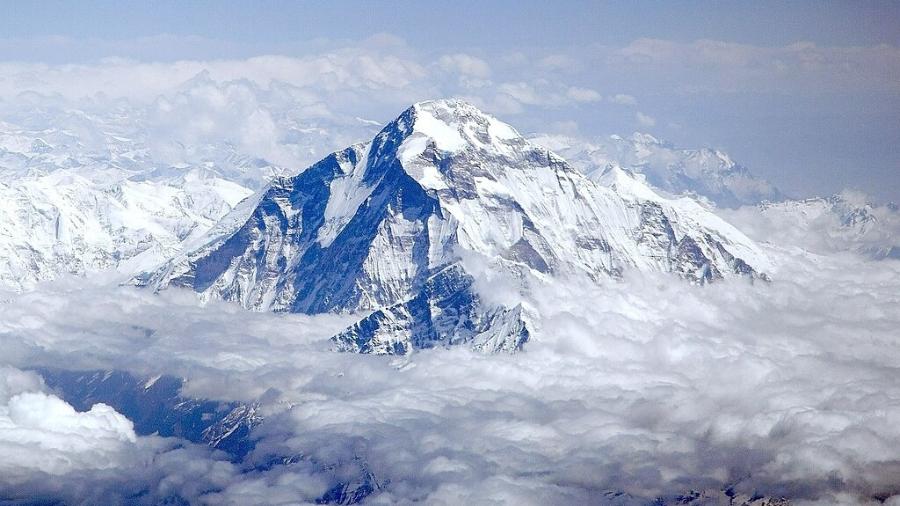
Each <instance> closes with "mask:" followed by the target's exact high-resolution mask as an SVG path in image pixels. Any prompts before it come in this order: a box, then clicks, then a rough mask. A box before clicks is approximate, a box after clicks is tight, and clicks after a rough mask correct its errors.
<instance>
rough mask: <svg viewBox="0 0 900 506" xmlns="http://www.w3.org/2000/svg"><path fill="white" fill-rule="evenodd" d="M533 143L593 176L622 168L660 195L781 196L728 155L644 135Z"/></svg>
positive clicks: (747, 200) (729, 203)
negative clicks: (640, 175) (641, 177)
mask: <svg viewBox="0 0 900 506" xmlns="http://www.w3.org/2000/svg"><path fill="white" fill-rule="evenodd" d="M532 141H534V142H536V143H538V144H540V145H542V146H545V147H547V148H548V149H552V150H554V151H555V152H557V153H559V154H561V155H562V156H563V157H565V158H566V159H567V160H569V161H570V162H571V163H572V164H573V165H575V166H576V167H577V168H579V169H581V170H582V171H583V172H584V173H585V174H587V175H588V177H591V178H594V177H599V176H600V175H602V174H603V173H604V172H605V171H606V170H607V169H608V168H613V167H619V168H625V169H628V170H630V171H633V172H635V173H640V174H643V175H644V176H645V177H646V178H647V181H648V182H649V183H650V184H651V185H653V186H654V187H656V188H659V189H660V190H662V191H664V192H668V193H671V194H675V195H697V196H701V197H705V198H707V199H709V200H711V201H712V202H715V203H716V204H717V205H718V206H720V207H738V206H741V205H746V204H758V203H760V202H763V201H779V200H782V199H783V198H784V196H783V195H782V194H781V192H780V191H779V190H778V189H777V188H775V186H773V185H772V184H771V183H769V182H768V181H766V180H764V179H760V178H758V177H756V176H754V175H753V174H751V173H750V171H749V170H747V168H745V167H744V166H742V165H739V164H737V163H735V162H734V161H733V160H732V159H731V157H729V156H728V154H727V153H724V152H722V151H719V150H716V149H709V148H700V149H681V148H676V147H675V146H673V145H672V144H670V143H668V142H664V141H661V140H659V139H657V138H655V137H653V136H652V135H650V134H646V133H638V132H635V133H634V134H632V135H631V136H630V137H628V138H624V137H621V136H618V135H611V136H609V137H600V138H597V139H594V140H582V139H574V138H570V137H566V136H561V135H539V136H534V137H533V138H532Z"/></svg>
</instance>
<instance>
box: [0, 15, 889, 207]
mask: <svg viewBox="0 0 900 506" xmlns="http://www.w3.org/2000/svg"><path fill="white" fill-rule="evenodd" d="M556 4H558V5H554V4H553V3H550V2H520V1H516V2H512V1H510V2H506V1H497V2H468V1H462V2H388V1H379V2H327V3H326V2H215V3H213V2H209V3H206V2H196V3H185V2H142V3H138V2H133V3H132V2H129V3H122V2H77V3H75V2H59V3H55V2H40V3H37V2H9V3H7V4H6V5H5V7H4V10H5V12H4V16H3V19H2V20H0V61H4V62H6V64H4V65H3V67H2V68H0V72H2V73H0V85H3V82H4V81H7V83H8V84H9V83H11V84H10V86H9V89H13V90H16V91H18V92H21V91H25V90H29V89H32V87H34V88H40V86H39V84H40V83H41V82H43V80H44V78H43V74H42V73H41V72H46V71H47V69H51V70H54V71H59V72H65V71H66V69H67V68H68V67H67V66H66V65H67V64H76V63H77V64H80V65H87V66H90V68H92V69H101V68H102V67H104V66H108V65H110V63H109V62H110V60H109V57H121V58H127V59H129V60H133V61H135V62H161V63H170V64H173V63H172V62H176V61H180V60H196V61H201V62H208V61H213V60H228V61H237V62H240V61H244V60H247V59H249V58H252V57H255V56H262V55H284V56H290V57H297V58H304V57H309V56H310V55H323V54H325V55H328V56H327V58H328V59H330V61H331V60H335V59H340V58H341V57H342V55H343V56H346V55H347V54H348V51H351V50H352V49H354V48H357V49H358V48H361V50H365V51H376V52H377V53H378V54H379V55H380V56H381V57H382V58H388V59H390V61H399V62H401V63H405V64H409V65H412V66H409V65H407V66H404V65H399V66H397V67H395V68H392V69H389V70H385V71H384V76H382V77H383V78H384V79H383V80H382V81H379V82H383V84H384V86H385V87H386V88H390V89H391V90H392V93H391V94H390V99H385V98H384V94H381V95H379V92H380V90H377V89H373V85H372V84H371V82H368V84H367V85H366V87H365V88H366V89H365V90H359V89H356V91H357V92H359V93H363V92H366V91H368V92H370V93H371V94H372V95H373V97H375V96H376V95H378V96H379V97H380V98H373V99H372V101H371V103H364V104H363V105H360V103H359V101H351V102H349V103H352V104H354V106H355V107H357V108H359V109H360V110H359V115H361V116H364V117H369V118H372V119H375V120H378V121H385V120H388V119H390V118H391V117H393V116H394V115H396V113H398V112H399V111H400V109H398V107H400V105H399V104H401V103H411V102H413V101H415V100H421V99H424V98H433V97H431V96H432V95H434V94H453V95H463V96H467V97H475V98H477V99H480V100H481V102H482V104H480V105H482V106H484V107H486V108H487V109H488V110H489V111H491V112H494V113H495V114H496V115H498V116H500V117H501V118H503V119H505V120H506V121H508V122H510V123H512V124H513V125H515V126H517V127H519V129H520V130H523V131H557V132H565V133H569V134H577V135H579V136H583V137H592V136H596V135H605V134H610V133H620V134H628V133H630V132H632V131H635V130H641V131H647V132H650V133H653V134H654V135H656V136H658V137H662V138H665V139H668V140H671V141H673V142H674V143H675V144H677V145H680V146H685V147H694V146H706V145H708V146H712V147H718V148H722V149H724V150H726V151H728V152H729V153H730V154H731V155H732V156H733V157H734V158H735V159H736V160H737V161H739V162H741V163H743V164H744V165H747V166H749V167H750V168H751V170H753V171H754V172H756V173H757V174H760V175H762V176H764V177H767V178H769V179H771V180H772V181H773V182H774V183H776V184H777V185H779V186H780V187H782V188H783V189H784V190H785V191H787V192H788V193H789V194H794V195H798V196H806V195H811V194H816V193H830V192H835V191H838V190H840V189H842V188H844V187H854V188H859V189H862V190H864V191H867V192H869V193H872V194H873V195H875V196H876V197H878V198H880V199H891V200H900V148H898V147H897V146H898V143H900V3H897V2H874V3H873V2H771V3H769V2H734V3H731V2H715V3H700V2H697V3H693V2H691V3H682V2H643V3H641V2H622V3H620V4H615V5H613V4H600V3H596V2H577V1H570V2H557V3H556ZM353 54H358V53H353ZM392 58H393V59H392ZM114 61H116V62H118V63H117V64H121V62H119V61H118V60H114ZM384 61H385V60H384V59H380V60H375V63H373V65H375V66H378V65H380V64H381V63H379V62H384ZM35 63H45V64H47V65H46V66H40V67H34V66H33V64H35ZM238 65H239V64H238ZM410 68H412V69H414V70H415V71H416V72H419V71H421V72H419V73H417V74H416V75H414V76H403V75H402V73H403V72H408V70H409V69H410ZM436 69H441V70H442V71H443V72H444V73H443V74H440V75H438V74H436V72H437V70H436ZM377 70H378V69H369V70H368V72H369V74H367V75H368V76H370V77H371V75H372V72H375V71H377ZM454 73H455V74H454ZM235 75H236V76H237V77H248V76H245V75H244V74H241V73H240V72H236V73H235ZM448 75H455V76H457V77H459V79H453V80H452V82H450V80H448V77H447V76H448ZM249 77H252V76H249ZM150 79H151V78H147V80H150ZM29 80H32V81H29ZM370 81H371V80H370ZM289 82H291V81H289ZM32 83H34V84H33V85H32ZM398 83H400V84H398ZM94 84H95V86H94V88H91V89H92V90H93V92H96V91H98V90H102V83H101V84H97V83H94ZM294 84H296V83H294ZM326 88H327V86H326ZM328 89H329V91H334V90H333V89H331V88H328ZM311 92H312V93H314V92H315V90H311ZM329 96H334V95H329ZM359 96H362V95H359ZM3 99H4V100H13V99H14V96H11V95H9V94H7V95H6V96H5V97H4V98H3Z"/></svg>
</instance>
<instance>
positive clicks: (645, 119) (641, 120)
mask: <svg viewBox="0 0 900 506" xmlns="http://www.w3.org/2000/svg"><path fill="white" fill-rule="evenodd" d="M634 118H635V119H636V120H637V122H638V124H639V125H641V126H645V127H652V126H654V125H656V118H654V117H653V116H649V115H647V114H644V113H642V112H641V111H637V112H636V113H634Z"/></svg>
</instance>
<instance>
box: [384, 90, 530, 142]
mask: <svg viewBox="0 0 900 506" xmlns="http://www.w3.org/2000/svg"><path fill="white" fill-rule="evenodd" d="M407 113H409V117H410V119H411V120H412V125H411V126H412V131H413V132H412V133H413V134H415V133H420V134H422V135H424V136H425V137H428V138H431V139H433V140H434V143H435V145H436V147H437V148H438V149H441V150H443V151H450V152H453V151H459V150H461V149H464V148H465V147H467V146H474V147H476V148H477V147H486V146H489V145H496V144H502V143H505V142H508V141H511V140H518V139H521V138H522V136H521V135H519V132H517V131H516V129H514V128H513V127H511V126H509V125H507V124H506V123H504V122H502V121H500V120H498V119H497V118H495V117H493V116H491V115H490V114H487V113H485V112H483V111H482V110H481V109H479V108H477V107H475V106H474V105H472V104H471V103H469V102H466V101H465V100H461V99H456V98H449V99H438V100H426V101H423V102H417V103H416V104H414V105H413V106H412V107H410V108H409V109H408V110H407ZM407 113H404V115H403V116H401V118H402V117H404V116H407Z"/></svg>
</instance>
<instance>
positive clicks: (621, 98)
mask: <svg viewBox="0 0 900 506" xmlns="http://www.w3.org/2000/svg"><path fill="white" fill-rule="evenodd" d="M609 101H610V102H612V103H614V104H619V105H635V104H637V100H636V99H635V98H634V97H632V96H631V95H625V94H622V93H617V94H615V95H613V96H611V97H609Z"/></svg>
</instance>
